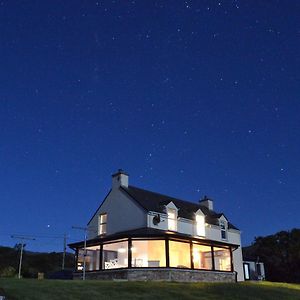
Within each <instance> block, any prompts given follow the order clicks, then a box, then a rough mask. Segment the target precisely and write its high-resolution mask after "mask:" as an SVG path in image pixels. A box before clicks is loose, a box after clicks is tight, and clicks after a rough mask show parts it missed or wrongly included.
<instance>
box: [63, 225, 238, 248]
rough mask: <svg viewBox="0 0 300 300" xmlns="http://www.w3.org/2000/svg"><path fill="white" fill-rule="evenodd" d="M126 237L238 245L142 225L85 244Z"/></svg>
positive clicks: (73, 245)
mask: <svg viewBox="0 0 300 300" xmlns="http://www.w3.org/2000/svg"><path fill="white" fill-rule="evenodd" d="M128 237H132V238H139V237H140V238H149V237H152V238H161V237H170V238H177V239H178V238H179V239H180V238H184V239H192V240H193V241H198V242H201V243H202V244H208V245H215V246H217V245H219V246H224V245H226V246H234V247H235V248H237V247H238V246H239V245H237V244H232V243H227V242H226V243H225V242H221V241H215V240H209V239H202V238H197V237H195V236H191V235H189V234H183V233H180V232H176V233H175V232H173V233H170V232H168V231H165V230H161V229H155V228H149V227H143V228H137V229H133V230H127V231H121V232H116V233H114V234H111V235H107V236H98V237H96V238H94V239H90V240H87V241H86V242H87V246H95V245H99V243H100V242H109V241H112V240H114V241H115V240H121V239H124V238H128ZM68 246H69V247H70V248H73V249H74V248H79V247H83V246H84V241H80V242H76V243H71V244H68Z"/></svg>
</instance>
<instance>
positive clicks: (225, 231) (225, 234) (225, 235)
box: [219, 220, 228, 241]
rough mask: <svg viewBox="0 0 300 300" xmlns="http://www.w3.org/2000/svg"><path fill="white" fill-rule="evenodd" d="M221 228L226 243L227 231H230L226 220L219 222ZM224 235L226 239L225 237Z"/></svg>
mask: <svg viewBox="0 0 300 300" xmlns="http://www.w3.org/2000/svg"><path fill="white" fill-rule="evenodd" d="M219 226H220V231H221V239H222V240H224V241H227V240H228V233H227V229H228V224H227V222H226V221H225V220H220V221H219ZM223 234H224V237H223Z"/></svg>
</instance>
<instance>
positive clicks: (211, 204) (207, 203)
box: [199, 196, 214, 210]
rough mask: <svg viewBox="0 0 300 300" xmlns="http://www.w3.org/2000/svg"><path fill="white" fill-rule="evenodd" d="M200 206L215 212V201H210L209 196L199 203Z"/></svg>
mask: <svg viewBox="0 0 300 300" xmlns="http://www.w3.org/2000/svg"><path fill="white" fill-rule="evenodd" d="M199 204H200V205H201V206H205V207H207V208H208V209H209V210H214V201H213V200H212V199H209V198H208V197H207V196H204V198H203V199H202V200H200V201H199Z"/></svg>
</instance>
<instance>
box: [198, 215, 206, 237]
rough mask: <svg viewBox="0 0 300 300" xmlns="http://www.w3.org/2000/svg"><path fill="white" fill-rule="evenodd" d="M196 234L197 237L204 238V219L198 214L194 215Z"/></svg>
mask: <svg viewBox="0 0 300 300" xmlns="http://www.w3.org/2000/svg"><path fill="white" fill-rule="evenodd" d="M196 232H197V235H200V236H205V217H204V216H202V215H200V214H197V215H196Z"/></svg>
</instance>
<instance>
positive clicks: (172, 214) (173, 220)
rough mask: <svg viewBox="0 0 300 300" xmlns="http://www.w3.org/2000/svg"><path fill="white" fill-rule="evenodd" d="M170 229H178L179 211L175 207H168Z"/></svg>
mask: <svg viewBox="0 0 300 300" xmlns="http://www.w3.org/2000/svg"><path fill="white" fill-rule="evenodd" d="M167 213H168V229H169V230H172V231H176V230H177V211H176V209H174V208H168V210H167Z"/></svg>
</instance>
